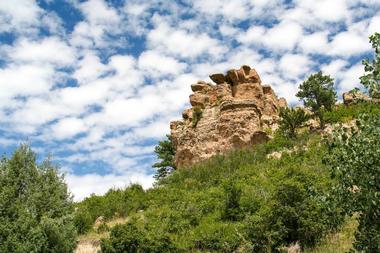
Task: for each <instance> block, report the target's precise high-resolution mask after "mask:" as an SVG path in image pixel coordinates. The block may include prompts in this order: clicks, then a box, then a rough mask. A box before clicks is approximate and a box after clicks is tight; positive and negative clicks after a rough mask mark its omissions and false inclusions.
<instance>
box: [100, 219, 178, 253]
mask: <svg viewBox="0 0 380 253" xmlns="http://www.w3.org/2000/svg"><path fill="white" fill-rule="evenodd" d="M101 249H102V252H104V253H117V252H130V253H134V252H136V253H138V252H141V253H160V252H178V250H177V249H176V248H175V247H174V246H173V245H172V243H171V241H170V238H169V237H168V236H165V235H162V234H148V233H145V232H144V230H143V229H141V228H139V227H138V226H137V225H136V224H135V223H134V222H133V221H132V222H128V223H126V224H123V225H116V226H115V227H114V228H113V229H112V231H111V235H110V238H109V239H102V243H101Z"/></svg>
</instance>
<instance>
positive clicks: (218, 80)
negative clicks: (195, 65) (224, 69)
mask: <svg viewBox="0 0 380 253" xmlns="http://www.w3.org/2000/svg"><path fill="white" fill-rule="evenodd" d="M209 77H210V79H211V80H212V81H213V82H214V83H216V84H221V83H225V82H226V77H225V76H224V75H223V74H221V73H217V74H212V75H210V76H209Z"/></svg>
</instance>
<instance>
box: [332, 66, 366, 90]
mask: <svg viewBox="0 0 380 253" xmlns="http://www.w3.org/2000/svg"><path fill="white" fill-rule="evenodd" d="M363 72H364V68H363V65H361V64H356V65H354V66H351V67H350V68H349V69H346V70H344V71H343V72H342V73H341V75H340V82H339V86H338V87H339V91H340V92H341V93H342V92H345V91H349V90H352V89H353V88H355V87H357V88H359V87H360V86H361V84H360V80H359V77H360V76H362V75H363Z"/></svg>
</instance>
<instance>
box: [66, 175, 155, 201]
mask: <svg viewBox="0 0 380 253" xmlns="http://www.w3.org/2000/svg"><path fill="white" fill-rule="evenodd" d="M66 182H67V184H68V186H69V189H70V191H71V192H72V193H73V194H74V201H81V200H83V199H84V198H85V197H88V196H90V195H91V194H92V193H94V194H97V195H102V194H105V193H106V192H107V191H108V190H109V189H111V188H124V187H127V186H128V185H130V184H132V183H138V184H141V185H142V186H143V188H145V189H147V188H149V187H151V186H152V184H153V182H154V179H153V177H152V176H151V175H146V174H145V173H142V172H140V173H139V172H136V173H129V174H122V175H117V174H109V175H99V174H86V175H75V174H68V175H67V176H66Z"/></svg>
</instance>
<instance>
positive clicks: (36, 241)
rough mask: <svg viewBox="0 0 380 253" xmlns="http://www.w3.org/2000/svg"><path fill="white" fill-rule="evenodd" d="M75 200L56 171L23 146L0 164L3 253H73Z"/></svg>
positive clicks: (1, 248) (74, 243)
mask: <svg viewBox="0 0 380 253" xmlns="http://www.w3.org/2000/svg"><path fill="white" fill-rule="evenodd" d="M73 211H74V210H73V205H72V198H71V196H70V194H69V193H68V191H67V186H66V184H65V182H64V180H63V177H62V176H60V175H59V174H58V173H57V168H56V167H55V166H53V164H52V163H51V162H50V161H49V160H46V161H45V162H43V163H42V164H37V163H36V155H35V154H34V153H33V152H32V151H31V149H30V147H29V146H27V145H21V146H20V147H19V148H18V149H17V150H16V151H15V152H14V154H13V156H12V157H11V158H10V159H8V158H6V157H3V159H2V160H1V162H0V252H16V253H17V252H20V253H24V252H73V250H74V248H75V245H76V230H75V226H74V222H73V216H72V214H73Z"/></svg>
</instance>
